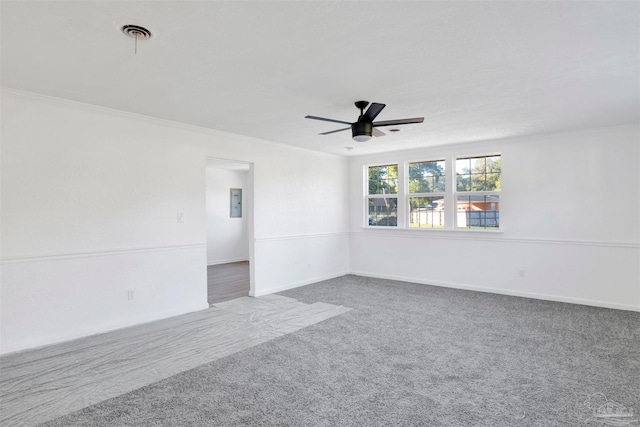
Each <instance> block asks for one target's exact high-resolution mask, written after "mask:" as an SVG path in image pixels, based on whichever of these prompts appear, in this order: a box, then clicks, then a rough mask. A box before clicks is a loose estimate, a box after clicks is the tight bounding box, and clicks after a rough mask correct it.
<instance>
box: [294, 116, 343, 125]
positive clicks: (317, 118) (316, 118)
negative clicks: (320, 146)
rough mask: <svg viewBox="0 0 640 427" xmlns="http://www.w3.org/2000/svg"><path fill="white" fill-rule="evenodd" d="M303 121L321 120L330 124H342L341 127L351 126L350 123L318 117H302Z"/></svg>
mask: <svg viewBox="0 0 640 427" xmlns="http://www.w3.org/2000/svg"><path fill="white" fill-rule="evenodd" d="M304 118H305V119H313V120H323V121H325V122H332V123H342V124H343V125H351V122H345V121H342V120H333V119H327V118H325V117H318V116H304Z"/></svg>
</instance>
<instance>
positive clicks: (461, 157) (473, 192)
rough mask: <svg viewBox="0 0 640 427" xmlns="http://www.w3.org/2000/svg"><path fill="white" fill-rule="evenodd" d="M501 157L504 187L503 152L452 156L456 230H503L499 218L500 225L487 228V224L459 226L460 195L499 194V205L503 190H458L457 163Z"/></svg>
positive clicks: (454, 227) (454, 226)
mask: <svg viewBox="0 0 640 427" xmlns="http://www.w3.org/2000/svg"><path fill="white" fill-rule="evenodd" d="M496 156H498V157H500V162H501V164H500V180H501V185H500V187H501V188H502V154H501V153H497V152H492V153H483V154H464V155H456V156H453V157H452V158H451V161H452V167H453V170H452V178H453V185H452V187H453V194H452V196H453V198H452V200H453V203H454V204H455V207H456V208H455V210H454V212H453V219H454V221H453V230H454V231H472V232H482V233H486V232H489V233H490V232H497V231H501V230H502V229H501V226H500V224H501V221H500V220H498V227H495V228H493V227H492V228H487V227H486V226H485V227H484V228H470V227H460V226H458V212H460V211H458V197H459V196H483V197H486V196H498V205H499V204H500V203H501V202H502V197H501V191H500V190H465V191H458V173H457V167H456V163H457V161H458V160H464V159H476V158H487V157H496ZM498 212H500V209H499V208H498Z"/></svg>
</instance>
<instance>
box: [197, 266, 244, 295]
mask: <svg viewBox="0 0 640 427" xmlns="http://www.w3.org/2000/svg"><path fill="white" fill-rule="evenodd" d="M207 288H208V293H207V295H208V297H207V301H208V302H209V304H215V303H219V302H223V301H228V300H232V299H236V298H240V297H245V296H248V295H249V288H250V284H249V261H240V262H232V263H229V264H219V265H209V266H207Z"/></svg>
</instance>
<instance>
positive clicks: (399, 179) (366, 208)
mask: <svg viewBox="0 0 640 427" xmlns="http://www.w3.org/2000/svg"><path fill="white" fill-rule="evenodd" d="M383 166H395V167H396V169H397V173H398V176H397V183H396V192H395V193H386V194H385V193H382V194H370V192H369V169H370V168H375V167H383ZM363 173H364V226H365V227H367V228H374V229H377V230H380V229H383V230H384V229H398V228H402V227H401V226H400V218H401V205H400V202H401V197H400V196H401V194H402V193H401V191H402V188H403V184H402V180H403V179H404V178H403V177H402V173H401V168H400V163H399V162H380V163H372V164H367V165H364V170H363ZM369 199H395V200H396V224H395V225H372V224H370V223H369Z"/></svg>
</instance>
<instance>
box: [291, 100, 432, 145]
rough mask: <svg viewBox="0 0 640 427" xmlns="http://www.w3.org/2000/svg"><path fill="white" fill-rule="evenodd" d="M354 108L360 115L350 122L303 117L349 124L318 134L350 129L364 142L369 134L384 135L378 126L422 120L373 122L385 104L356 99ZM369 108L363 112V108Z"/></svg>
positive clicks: (353, 134) (420, 118) (418, 118)
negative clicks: (345, 126) (346, 126)
mask: <svg viewBox="0 0 640 427" xmlns="http://www.w3.org/2000/svg"><path fill="white" fill-rule="evenodd" d="M355 104H356V108H357V109H359V110H360V117H358V120H357V121H355V122H353V123H350V122H345V121H342V120H334V119H327V118H324V117H318V116H304V118H305V119H313V120H323V121H325V122H333V123H342V124H345V125H349V127H348V128H342V129H336V130H332V131H329V132H323V133H321V134H320V135H329V134H332V133H336V132H342V131H343V130H347V129H351V135H352V137H353V139H354V140H355V141H358V142H364V141H368V140H370V139H371V136H372V135H373V136H384V135H385V133H384V132H382V131H381V130H379V129H376V128H377V127H380V126H396V125H407V124H410V123H422V122H424V117H416V118H414V119H399V120H385V121H382V122H374V121H373V120H374V119H375V118H376V117H378V114H380V112H381V111H382V109H383V108H384V107H386V105H385V104H378V103H377V102H373V103H371V105H369V101H357V102H356V103H355ZM367 105H369V108H368V109H367V111H366V112H365V111H364V109H365V108H367Z"/></svg>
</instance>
